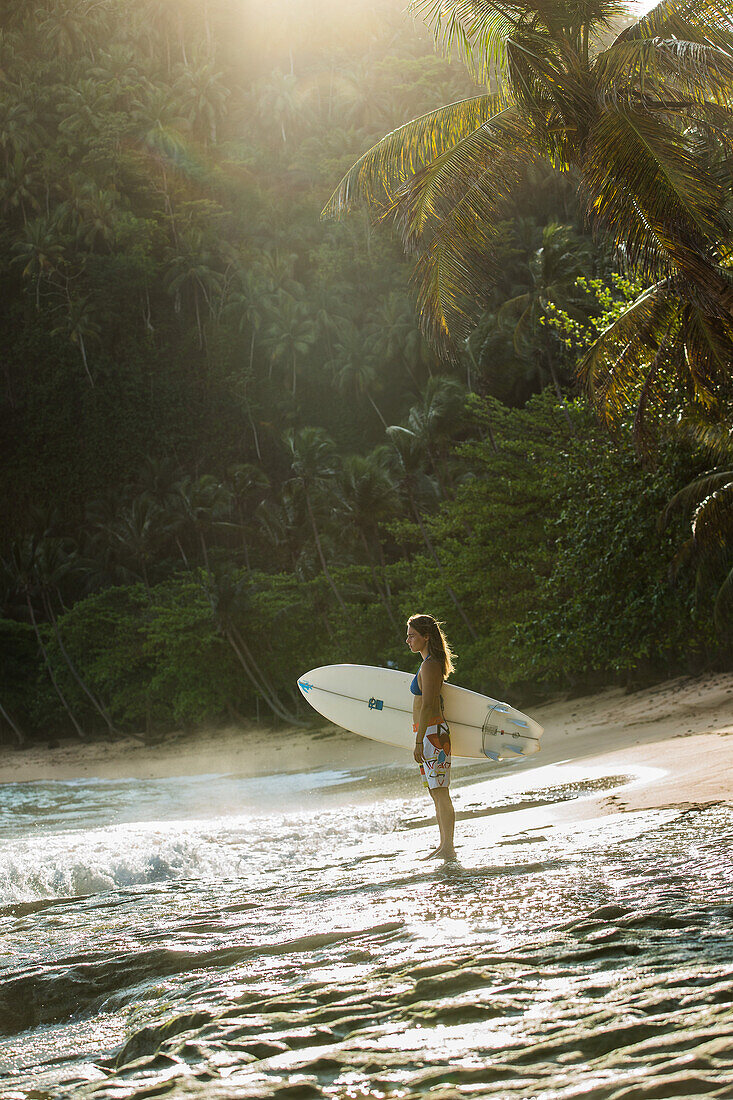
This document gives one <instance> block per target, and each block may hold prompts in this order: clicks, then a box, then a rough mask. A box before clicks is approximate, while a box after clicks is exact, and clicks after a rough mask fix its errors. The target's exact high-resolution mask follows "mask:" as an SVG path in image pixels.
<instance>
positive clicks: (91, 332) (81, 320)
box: [51, 291, 102, 386]
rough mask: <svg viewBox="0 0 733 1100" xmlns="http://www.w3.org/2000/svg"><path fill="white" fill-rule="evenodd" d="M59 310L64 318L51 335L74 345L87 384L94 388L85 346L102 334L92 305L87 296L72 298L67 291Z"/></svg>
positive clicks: (97, 339)
mask: <svg viewBox="0 0 733 1100" xmlns="http://www.w3.org/2000/svg"><path fill="white" fill-rule="evenodd" d="M60 308H62V309H63V311H64V316H63V319H62V320H61V322H60V323H59V324H58V325H56V327H55V328H54V329H52V330H51V335H52V336H66V337H67V338H68V339H69V340H70V341H71V343H72V344H76V346H77V347H78V349H79V354H80V355H81V360H82V363H83V364H84V371H85V373H86V376H87V378H88V379H89V384H90V385H91V386H94V378H93V376H92V372H91V370H90V367H89V356H88V354H87V345H88V344H89V343H91V342H92V341H99V339H100V336H101V332H102V330H101V327H100V325H99V323H98V321H97V314H96V311H95V308H94V303H93V302H92V300H91V298H90V296H89V295H80V296H72V295H71V294H70V293H68V291H67V302H66V305H65V306H62V307H60Z"/></svg>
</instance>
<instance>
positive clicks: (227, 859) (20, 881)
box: [0, 822, 242, 904]
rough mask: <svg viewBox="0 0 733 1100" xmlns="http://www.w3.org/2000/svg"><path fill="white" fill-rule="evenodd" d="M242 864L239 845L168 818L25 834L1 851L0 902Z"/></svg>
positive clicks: (218, 875) (221, 872) (231, 871)
mask: <svg viewBox="0 0 733 1100" xmlns="http://www.w3.org/2000/svg"><path fill="white" fill-rule="evenodd" d="M241 864H242V860H241V857H240V854H239V853H238V852H237V850H236V849H235V848H232V847H231V846H229V845H224V844H219V843H216V842H215V841H214V840H211V839H208V838H206V837H204V836H201V834H200V833H199V832H198V831H196V830H194V829H191V828H181V827H174V826H172V825H171V823H169V822H165V823H163V822H159V823H151V824H149V825H144V826H139V825H137V826H129V825H118V826H113V827H110V828H106V829H92V830H85V831H83V832H65V833H58V834H51V835H48V834H46V835H45V836H43V837H41V836H38V837H27V838H24V839H22V840H15V841H14V842H13V843H12V845H6V846H5V848H4V850H2V851H0V904H9V903H12V902H18V901H35V900H37V899H40V898H58V897H75V896H78V895H80V894H99V893H104V892H106V891H111V890H118V889H124V888H126V887H130V886H138V885H142V884H145V883H151V882H166V881H171V880H174V879H185V878H196V879H200V880H206V879H209V880H211V879H222V878H230V877H233V876H235V875H237V874H238V873H239V872H240V870H241Z"/></svg>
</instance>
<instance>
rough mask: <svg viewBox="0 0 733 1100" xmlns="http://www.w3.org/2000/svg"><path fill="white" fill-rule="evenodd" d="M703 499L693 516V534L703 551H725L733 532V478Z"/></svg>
mask: <svg viewBox="0 0 733 1100" xmlns="http://www.w3.org/2000/svg"><path fill="white" fill-rule="evenodd" d="M725 473H727V474H728V480H727V481H725V483H724V484H721V485H720V487H719V488H717V489H713V491H712V492H710V493H708V495H707V496H706V497H705V498H704V500H701V501H700V503H699V504H698V506H697V508H696V509H695V513H694V515H693V518H692V534H693V537H694V539H695V543H696V544H697V547H698V549H699V550H700V551H701V552H707V553H709V552H710V551H713V552H721V553H724V552H726V551H727V549H728V548H729V547H730V536H731V534H733V478H731V477H730V470H728V471H725Z"/></svg>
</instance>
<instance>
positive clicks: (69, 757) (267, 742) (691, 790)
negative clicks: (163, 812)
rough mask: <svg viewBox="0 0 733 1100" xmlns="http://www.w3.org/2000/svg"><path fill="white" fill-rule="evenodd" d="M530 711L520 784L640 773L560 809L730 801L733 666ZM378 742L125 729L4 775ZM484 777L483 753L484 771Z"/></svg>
mask: <svg viewBox="0 0 733 1100" xmlns="http://www.w3.org/2000/svg"><path fill="white" fill-rule="evenodd" d="M532 717H534V718H536V719H537V721H539V722H540V723H541V724H542V725H543V726H544V728H545V732H544V735H543V740H542V751H541V752H540V753H539V754H538V756H537V757H530V758H528V759H527V760H526V762H525V763H524V765H523V766H520V767H519V768H518V769H517V771H516V772H513V774H512V779H514V780H516V781H517V782H518V783H519V784H520V785H521V786H522V787H523V788H526V789H531V788H532V787H533V786H537V785H538V783H539V782H541V775H540V774H536V773H540V772H542V771H544V770H545V769H546V768H547V766H548V765H557V766H558V767H559V768H560V770H562V766H564V765H570V764H572V765H578V764H580V763H582V764H583V765H585V766H587V767H590V768H593V770H594V771H595V770H598V769H601V770H603V771H605V772H606V773H607V774H618V773H619V772H624V771H626V772H628V773H629V774H634V773H638V774H639V775H645V778H643V779H638V780H635V781H633V782H631V783H630V784H629V785H628V786H626V787H624V788H622V789H621V790H620V791H619V792H618V794H611V795H608V794H605V793H603V792H599V793H598V795H596V796H593V797H590V798H585V799H582V800H579V801H576V802H574V803H572V804H567V803H566V804H564V806H563V807H562V817H563V819H564V820H569V819H570V818H572V819H573V820H578V819H580V818H586V817H591V816H599V814H601V815H603V814H613V813H619V812H623V811H633V810H641V809H652V808H663V807H669V806H680V805H690V806H695V805H699V804H703V803H710V802H716V801H731V800H733V779H731V778H729V776H731V774H733V672H730V673H715V674H713V675H710V676H702V677H679V678H677V679H674V680H668V681H665V682H664V683H661V684H657V685H655V686H654V687H650V688H644V689H642V690H640V691H637V692H634V693H633V694H630V695H626V694H625V693H624V691H623V689H620V688H608V689H606V690H604V691H602V692H599V693H596V694H594V695H590V696H585V697H581V698H576V699H571V700H567V699H566V700H559V701H555V702H552V703H549V704H546V705H544V706H541V707H538V708H536V709H535V710H533V713H532ZM375 744H376V743H375V742H373V741H369V740H367V739H366V738H362V737H358V736H356V735H355V734H351V733H348V732H346V731H345V730H340V729H338V728H336V727H334V726H329V725H324V726H323V727H320V728H314V729H312V730H308V731H304V730H301V729H293V730H269V729H267V728H263V727H257V726H251V727H248V728H245V729H240V728H231V727H230V728H224V729H220V730H204V731H197V732H195V733H178V734H173V735H171V736H169V737H167V738H166V739H165V740H164V741H162V742H159V743H157V744H154V745H144V744H143V743H141V742H140V741H139V740H136V739H134V738H132V737H121V738H119V740H114V741H90V742H81V741H77V740H72V739H69V740H65V741H61V742H60V743H59V746H58V748H53V749H50V748H48V746H47V745H45V744H36V745H32V746H30V747H29V748H26V749H9V750H7V751H6V753H5V754H4V755H3V757H2V758H0V784H6V783H26V782H43V781H49V780H51V781H53V780H61V781H63V780H72V779H91V778H101V779H119V778H132V779H162V778H172V777H175V776H181V775H206V774H208V775H211V774H241V775H263V774H272V773H275V772H292V771H303V770H307V769H314V768H327V767H333V766H339V765H341V766H347V767H351V768H359V767H367V766H369V765H371V764H374V762H375V759H374V750H375ZM379 758H380V762H382V763H387V764H390V763H395V764H399V763H404V764H405V765H407V764H408V762H407V761H406V760H405V753H404V751H402V750H400V749H397V748H393V747H392V746H388V745H381V744H380V745H379ZM472 763H473V764H474V766H475V764H476V762H475V761H473V762H472ZM459 768H460V764H459V763H458V764H457V770H458V769H459ZM504 774H505V773H504ZM491 779H492V775H491V766H490V765H488V764H487V766H486V772H485V775H482V777H481V780H480V781H484V780H491ZM557 812H560V808H558V811H557ZM553 816H554V815H553Z"/></svg>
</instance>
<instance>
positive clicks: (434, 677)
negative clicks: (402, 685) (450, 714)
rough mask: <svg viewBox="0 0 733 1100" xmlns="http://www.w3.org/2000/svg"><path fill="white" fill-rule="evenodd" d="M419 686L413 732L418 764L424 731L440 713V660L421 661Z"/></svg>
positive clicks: (441, 673) (441, 678)
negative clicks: (420, 694) (417, 708)
mask: <svg viewBox="0 0 733 1100" xmlns="http://www.w3.org/2000/svg"><path fill="white" fill-rule="evenodd" d="M420 687H421V689H422V702H421V706H420V716H419V718H418V724H417V732H416V733H415V759H416V760H417V762H418V764H421V763H422V759H423V752H422V750H423V743H424V740H425V731H426V730H427V728H428V725H429V723H430V721H431V719H433V718H436V717H438V716H439V715H440V713H441V711H440V692H441V688H442V687H443V672H442V670H441V667H440V661H437V660H435V658H433V657H428V659H427V660H426V661H423V663H422V667H421V669H420ZM418 754H419V759H418Z"/></svg>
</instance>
